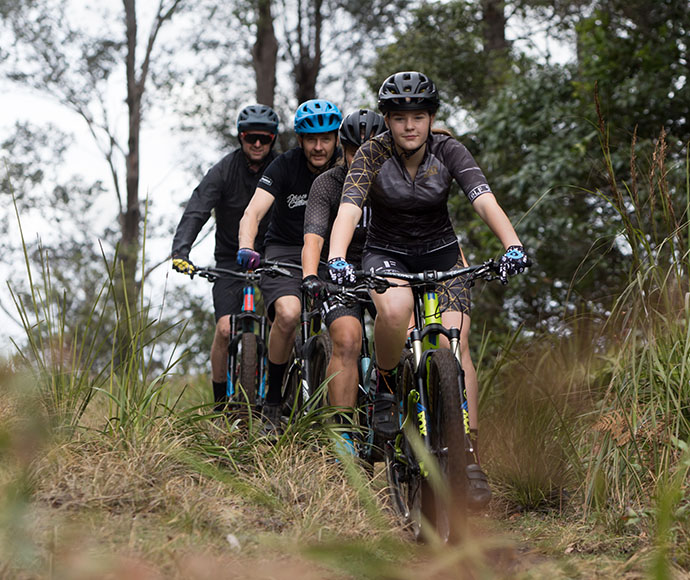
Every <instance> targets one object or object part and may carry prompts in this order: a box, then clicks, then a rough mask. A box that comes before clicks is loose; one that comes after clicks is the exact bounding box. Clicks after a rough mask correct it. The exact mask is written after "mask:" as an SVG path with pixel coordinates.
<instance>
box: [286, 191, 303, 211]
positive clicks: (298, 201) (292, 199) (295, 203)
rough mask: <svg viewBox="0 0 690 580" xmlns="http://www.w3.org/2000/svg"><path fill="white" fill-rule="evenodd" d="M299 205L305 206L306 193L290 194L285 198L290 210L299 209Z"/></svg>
mask: <svg viewBox="0 0 690 580" xmlns="http://www.w3.org/2000/svg"><path fill="white" fill-rule="evenodd" d="M300 205H307V194H306V193H301V194H300V193H291V194H290V195H288V196H287V206H288V207H289V208H290V209H294V208H296V207H299V206H300Z"/></svg>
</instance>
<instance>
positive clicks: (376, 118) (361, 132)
mask: <svg viewBox="0 0 690 580" xmlns="http://www.w3.org/2000/svg"><path fill="white" fill-rule="evenodd" d="M385 130H386V123H385V121H384V120H383V117H382V116H381V115H379V114H378V113H375V112H374V111H370V110H369V109H360V110H359V111H355V112H354V113H350V114H349V115H347V116H346V117H345V118H344V119H343V122H342V124H341V125H340V142H341V143H343V144H346V145H352V146H353V147H359V146H360V145H361V144H362V143H364V142H365V141H368V140H369V139H371V138H372V137H375V136H376V135H378V134H379V133H383V132H384V131H385Z"/></svg>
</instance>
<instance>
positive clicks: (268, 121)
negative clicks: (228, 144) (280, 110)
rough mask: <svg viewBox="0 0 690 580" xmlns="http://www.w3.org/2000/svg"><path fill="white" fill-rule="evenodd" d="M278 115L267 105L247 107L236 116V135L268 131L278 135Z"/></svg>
mask: <svg viewBox="0 0 690 580" xmlns="http://www.w3.org/2000/svg"><path fill="white" fill-rule="evenodd" d="M278 125H279V120H278V115H276V112H275V111H274V110H273V109H271V107H269V106H267V105H258V104H257V105H249V106H248V107H245V108H244V109H242V110H241V111H240V114H239V115H237V133H244V132H245V131H268V132H269V133H272V134H273V135H275V134H277V133H278Z"/></svg>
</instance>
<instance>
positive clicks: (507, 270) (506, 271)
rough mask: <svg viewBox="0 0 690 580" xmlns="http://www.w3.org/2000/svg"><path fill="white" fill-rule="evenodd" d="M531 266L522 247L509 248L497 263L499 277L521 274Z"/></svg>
mask: <svg viewBox="0 0 690 580" xmlns="http://www.w3.org/2000/svg"><path fill="white" fill-rule="evenodd" d="M531 264H532V262H531V261H530V259H529V258H528V257H527V254H526V253H525V249H524V248H523V247H522V246H510V247H509V248H508V249H507V250H506V253H505V254H503V255H502V256H501V259H500V260H499V261H498V269H499V272H500V275H501V277H503V278H505V277H506V276H515V275H516V274H521V273H522V272H524V271H525V269H526V268H529V266H530V265H531Z"/></svg>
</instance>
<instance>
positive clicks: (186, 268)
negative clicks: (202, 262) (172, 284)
mask: <svg viewBox="0 0 690 580" xmlns="http://www.w3.org/2000/svg"><path fill="white" fill-rule="evenodd" d="M172 267H173V270H177V271H178V272H182V273H183V274H189V275H190V276H192V275H194V272H196V266H195V265H194V264H192V262H191V260H190V259H189V258H187V257H182V256H173V261H172Z"/></svg>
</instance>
